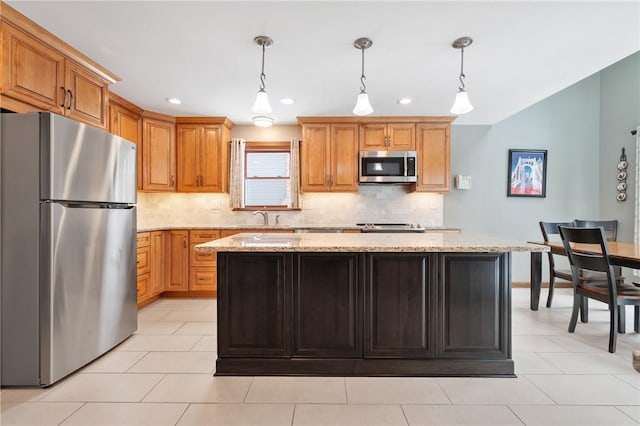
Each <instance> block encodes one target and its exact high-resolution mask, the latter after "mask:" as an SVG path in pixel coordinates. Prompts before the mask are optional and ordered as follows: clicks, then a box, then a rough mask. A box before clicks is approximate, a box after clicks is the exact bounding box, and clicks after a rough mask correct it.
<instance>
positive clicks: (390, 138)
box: [360, 123, 416, 151]
mask: <svg viewBox="0 0 640 426" xmlns="http://www.w3.org/2000/svg"><path fill="white" fill-rule="evenodd" d="M415 149H416V126H415V123H363V124H361V125H360V150H362V151H414V150H415Z"/></svg>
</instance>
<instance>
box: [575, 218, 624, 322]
mask: <svg viewBox="0 0 640 426" xmlns="http://www.w3.org/2000/svg"><path fill="white" fill-rule="evenodd" d="M573 223H574V224H575V226H577V227H581V228H592V227H596V228H597V227H602V229H603V230H604V235H605V236H606V238H607V241H617V240H618V221H617V220H616V219H611V220H583V219H575V220H574V221H573ZM614 271H615V274H616V280H617V281H624V277H623V276H622V268H621V267H619V266H614ZM582 307H583V309H582V311H581V312H580V321H582V322H587V321H588V320H589V302H588V301H587V299H584V300H583V306H582ZM623 310H624V309H623ZM620 326H621V327H622V330H624V316H622V317H621V320H620Z"/></svg>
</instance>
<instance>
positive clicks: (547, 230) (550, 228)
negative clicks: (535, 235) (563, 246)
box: [540, 222, 575, 243]
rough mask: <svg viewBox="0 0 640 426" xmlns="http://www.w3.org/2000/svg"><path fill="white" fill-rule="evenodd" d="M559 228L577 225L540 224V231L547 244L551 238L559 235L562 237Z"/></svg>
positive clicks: (568, 223) (560, 223) (569, 223)
mask: <svg viewBox="0 0 640 426" xmlns="http://www.w3.org/2000/svg"><path fill="white" fill-rule="evenodd" d="M558 226H575V224H574V223H573V222H540V230H541V231H542V238H544V242H545V243H546V242H549V237H550V236H553V235H557V236H558V237H560V231H559V230H558Z"/></svg>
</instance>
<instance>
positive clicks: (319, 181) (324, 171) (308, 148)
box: [300, 124, 331, 192]
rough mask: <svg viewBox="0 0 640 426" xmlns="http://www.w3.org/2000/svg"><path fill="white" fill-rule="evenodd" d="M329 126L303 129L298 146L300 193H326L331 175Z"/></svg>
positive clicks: (313, 126)
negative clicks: (301, 138) (300, 142)
mask: <svg viewBox="0 0 640 426" xmlns="http://www.w3.org/2000/svg"><path fill="white" fill-rule="evenodd" d="M330 138H331V126H330V125H329V124H317V125H316V124H314V125H309V126H304V127H303V140H302V144H301V146H300V187H301V191H302V192H328V191H329V190H330V188H331V187H330V175H331V146H330Z"/></svg>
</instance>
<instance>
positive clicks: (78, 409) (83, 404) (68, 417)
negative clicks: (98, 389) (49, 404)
mask: <svg viewBox="0 0 640 426" xmlns="http://www.w3.org/2000/svg"><path fill="white" fill-rule="evenodd" d="M65 404H68V402H65ZM85 405H87V403H86V402H82V403H81V404H80V406H79V407H78V408H76V409H75V410H73V412H72V413H71V414H69V415H68V416H67V417H65V418H64V419H62V421H61V422H59V423H58V426H60V425H62V424H63V423H64V422H66V421H67V420H69V419H70V418H71V417H72V416H73V415H74V414H76V413H77V412H78V411H80V409H81V408H82V407H84V406H85ZM0 420H2V416H1V415H0ZM0 424H2V423H1V422H0Z"/></svg>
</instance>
